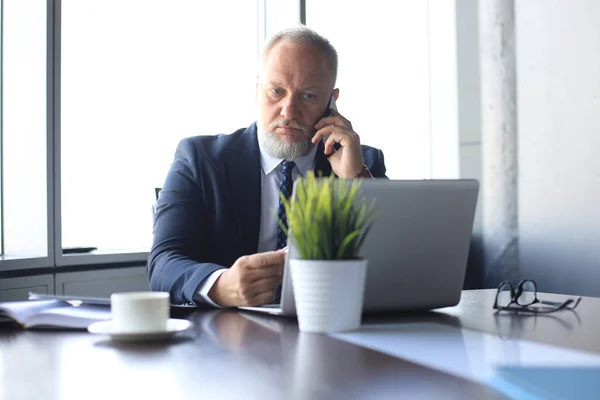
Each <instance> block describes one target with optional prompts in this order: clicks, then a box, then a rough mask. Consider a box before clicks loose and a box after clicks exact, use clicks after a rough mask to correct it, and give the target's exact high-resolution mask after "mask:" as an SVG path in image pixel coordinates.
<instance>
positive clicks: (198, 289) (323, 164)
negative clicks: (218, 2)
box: [148, 27, 385, 307]
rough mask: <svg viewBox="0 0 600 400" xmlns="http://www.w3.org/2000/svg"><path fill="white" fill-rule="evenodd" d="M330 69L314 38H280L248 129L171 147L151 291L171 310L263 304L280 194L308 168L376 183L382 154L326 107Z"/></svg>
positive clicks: (330, 57)
mask: <svg viewBox="0 0 600 400" xmlns="http://www.w3.org/2000/svg"><path fill="white" fill-rule="evenodd" d="M337 63H338V60H337V52H336V51H335V49H334V48H333V46H332V45H331V44H330V43H329V42H328V41H327V40H326V39H325V38H323V37H321V36H320V35H318V34H317V33H315V32H314V31H312V30H310V29H308V28H306V27H299V28H294V29H290V30H286V31H283V32H280V33H279V34H277V35H275V36H274V37H273V38H272V39H271V40H270V41H269V42H268V43H267V45H266V46H265V50H264V52H263V55H262V59H261V66H260V71H259V74H258V77H257V82H256V103H257V109H258V120H257V122H256V123H253V124H252V125H250V127H248V128H247V129H241V130H239V131H236V132H234V133H232V134H228V135H216V136H197V137H192V138H187V139H184V140H183V141H181V143H180V144H179V146H178V148H177V151H176V154H175V159H174V161H173V164H172V166H171V169H170V171H169V173H168V175H167V178H166V181H165V183H164V186H163V189H162V192H161V195H160V198H159V200H158V202H157V206H156V215H155V219H154V242H153V245H152V250H151V252H150V256H149V257H148V277H149V280H150V287H151V289H152V290H160V291H167V292H169V293H170V294H171V300H172V302H174V303H196V304H199V303H205V304H210V305H213V306H221V307H236V306H244V305H250V306H256V305H262V304H265V303H268V302H270V301H272V300H273V299H274V298H275V295H276V291H277V287H278V285H280V284H281V280H282V272H283V264H284V259H285V251H282V250H281V248H282V247H284V246H285V241H286V237H285V232H282V230H281V229H280V228H278V223H277V218H276V212H277V210H279V211H280V213H281V204H280V202H279V192H280V191H281V192H283V193H284V194H285V195H286V196H289V195H290V192H291V185H292V183H293V181H294V180H295V179H297V178H298V177H302V176H305V175H306V173H307V172H308V171H310V170H313V171H315V172H316V173H319V172H321V173H323V174H324V175H325V176H328V175H330V174H331V173H332V172H333V173H334V174H335V175H336V176H337V177H339V178H347V179H352V178H358V177H368V178H373V177H385V165H384V161H383V153H382V152H381V151H380V150H377V149H374V148H371V147H368V146H361V144H360V138H359V136H358V134H357V133H356V132H354V130H353V129H352V124H351V123H350V121H348V120H347V119H346V118H344V117H343V116H342V115H341V114H339V113H338V112H337V111H336V110H334V109H329V105H330V104H331V101H332V99H337V98H338V96H339V90H338V89H337V88H335V81H336V75H337ZM280 215H281V214H280Z"/></svg>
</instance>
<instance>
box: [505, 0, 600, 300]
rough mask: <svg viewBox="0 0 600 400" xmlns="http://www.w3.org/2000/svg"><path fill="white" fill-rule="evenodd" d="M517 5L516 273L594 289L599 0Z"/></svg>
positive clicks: (550, 285)
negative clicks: (517, 222) (518, 259)
mask: <svg viewBox="0 0 600 400" xmlns="http://www.w3.org/2000/svg"><path fill="white" fill-rule="evenodd" d="M515 7H516V9H515V14H516V32H517V96H518V97H517V103H518V120H519V125H518V131H519V142H518V146H519V234H520V267H521V274H522V276H523V277H531V278H534V279H536V280H537V281H538V287H539V289H540V290H541V291H555V292H563V293H578V294H582V295H594V296H600V24H599V23H598V21H600V1H598V0H568V1H567V0H552V1H550V0H518V1H516V4H515Z"/></svg>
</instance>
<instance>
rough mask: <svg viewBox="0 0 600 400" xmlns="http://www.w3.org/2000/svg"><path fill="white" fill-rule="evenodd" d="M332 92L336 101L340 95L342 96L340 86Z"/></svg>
mask: <svg viewBox="0 0 600 400" xmlns="http://www.w3.org/2000/svg"><path fill="white" fill-rule="evenodd" d="M332 94H333V99H334V100H335V101H337V99H338V97H339V96H340V89H338V88H335V89H333V93H332Z"/></svg>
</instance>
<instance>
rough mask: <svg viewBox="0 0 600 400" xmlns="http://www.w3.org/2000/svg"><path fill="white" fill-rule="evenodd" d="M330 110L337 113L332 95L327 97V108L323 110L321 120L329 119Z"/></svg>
mask: <svg viewBox="0 0 600 400" xmlns="http://www.w3.org/2000/svg"><path fill="white" fill-rule="evenodd" d="M332 108H333V109H334V110H336V111H337V106H336V104H335V98H334V97H333V94H332V95H331V96H329V102H328V103H327V108H325V112H324V113H323V116H322V117H321V118H325V117H331V109H332Z"/></svg>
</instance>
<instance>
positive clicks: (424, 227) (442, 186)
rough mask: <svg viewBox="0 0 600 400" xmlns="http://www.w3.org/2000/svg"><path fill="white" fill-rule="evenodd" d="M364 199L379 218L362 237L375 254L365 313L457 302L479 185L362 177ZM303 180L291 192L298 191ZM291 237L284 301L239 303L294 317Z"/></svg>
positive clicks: (367, 253) (370, 255) (370, 256)
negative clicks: (274, 302) (257, 304)
mask: <svg viewBox="0 0 600 400" xmlns="http://www.w3.org/2000/svg"><path fill="white" fill-rule="evenodd" d="M360 192H361V193H360V194H358V195H357V198H361V197H365V198H366V199H367V201H370V200H371V199H375V201H376V204H375V207H376V209H377V211H378V213H379V217H378V218H377V220H376V221H375V223H374V225H373V227H372V229H371V231H370V232H369V235H368V236H367V237H366V239H365V241H364V242H363V246H362V248H361V250H360V256H361V257H364V258H366V259H367V260H368V266H367V279H366V284H365V293H364V301H363V313H374V312H389V311H425V310H431V309H435V308H440V307H449V306H454V305H456V304H458V302H459V300H460V294H461V291H462V288H463V282H464V278H465V273H466V269H467V259H468V255H469V247H470V243H471V235H472V231H473V221H474V218H475V208H476V205H477V197H478V193H479V183H478V181H476V180H473V179H455V180H386V179H370V180H366V179H365V180H363V181H362V184H361V188H360ZM295 193H296V185H294V190H293V192H292V196H295ZM294 257H296V258H297V251H296V249H294V246H293V245H292V243H291V240H290V238H288V254H287V257H286V261H285V265H284V271H283V283H282V290H281V302H280V304H266V305H263V306H259V307H239V308H240V309H244V310H250V311H256V312H264V313H269V314H273V315H283V316H290V317H291V316H295V315H296V306H295V301H294V288H293V285H292V279H291V273H290V270H289V260H290V259H291V258H294Z"/></svg>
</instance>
